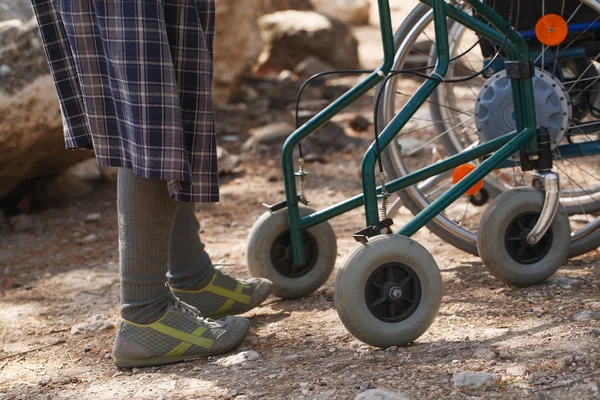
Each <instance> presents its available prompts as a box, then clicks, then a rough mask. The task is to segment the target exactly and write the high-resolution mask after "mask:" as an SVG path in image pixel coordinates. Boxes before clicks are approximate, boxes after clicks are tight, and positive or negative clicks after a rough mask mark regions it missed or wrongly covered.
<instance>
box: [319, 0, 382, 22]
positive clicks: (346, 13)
mask: <svg viewBox="0 0 600 400" xmlns="http://www.w3.org/2000/svg"><path fill="white" fill-rule="evenodd" d="M311 2H312V4H313V6H314V8H315V10H316V11H318V12H320V13H323V14H326V15H331V16H334V17H336V18H339V19H341V20H342V21H344V22H346V23H348V24H350V25H368V24H369V18H370V16H371V1H370V0H311Z"/></svg>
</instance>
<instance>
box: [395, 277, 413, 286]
mask: <svg viewBox="0 0 600 400" xmlns="http://www.w3.org/2000/svg"><path fill="white" fill-rule="evenodd" d="M412 279H413V278H412V276H410V275H408V276H407V277H406V278H404V279H402V280H401V281H400V282H399V283H398V286H400V287H401V288H402V289H404V287H405V286H406V285H407V284H408V283H409V282H410V281H412Z"/></svg>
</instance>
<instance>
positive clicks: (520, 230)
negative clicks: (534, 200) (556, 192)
mask: <svg viewBox="0 0 600 400" xmlns="http://www.w3.org/2000/svg"><path fill="white" fill-rule="evenodd" d="M539 217H540V214H539V213H535V212H529V213H523V214H519V215H518V216H516V217H515V218H514V219H513V220H512V221H511V222H510V224H508V228H507V229H506V234H505V236H504V245H505V246H506V251H507V252H508V254H509V255H510V256H511V258H512V259H513V260H515V261H516V262H518V263H519V264H524V265H531V264H535V263H537V262H540V261H542V260H543V259H544V258H545V257H546V256H547V255H548V253H549V252H550V249H551V248H552V238H553V235H552V228H550V229H549V230H548V232H547V233H546V234H545V235H544V236H543V237H542V239H541V240H540V241H539V242H538V243H536V244H535V245H533V246H532V245H530V244H529V242H527V236H528V235H529V233H530V232H531V231H532V230H533V227H534V226H535V224H536V223H537V221H538V219H539Z"/></svg>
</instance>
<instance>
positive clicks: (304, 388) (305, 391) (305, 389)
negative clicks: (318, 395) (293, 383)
mask: <svg viewBox="0 0 600 400" xmlns="http://www.w3.org/2000/svg"><path fill="white" fill-rule="evenodd" d="M300 391H301V392H302V394H304V395H307V394H308V392H309V389H308V382H301V383H300Z"/></svg>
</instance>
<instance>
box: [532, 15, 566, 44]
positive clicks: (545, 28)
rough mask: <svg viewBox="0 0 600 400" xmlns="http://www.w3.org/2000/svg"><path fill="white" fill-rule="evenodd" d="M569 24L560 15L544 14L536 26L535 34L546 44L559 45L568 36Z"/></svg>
mask: <svg viewBox="0 0 600 400" xmlns="http://www.w3.org/2000/svg"><path fill="white" fill-rule="evenodd" d="M568 34H569V26H568V25H567V21H565V19H564V18H563V17H561V16H560V15H556V14H548V15H544V16H543V17H542V18H540V20H539V21H538V22H537V24H536V26H535V35H536V36H537V38H538V40H539V41H540V42H541V43H543V44H545V45H546V46H558V45H559V44H561V43H562V42H564V40H565V39H566V38H567V35H568Z"/></svg>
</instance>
